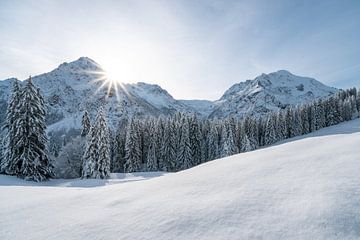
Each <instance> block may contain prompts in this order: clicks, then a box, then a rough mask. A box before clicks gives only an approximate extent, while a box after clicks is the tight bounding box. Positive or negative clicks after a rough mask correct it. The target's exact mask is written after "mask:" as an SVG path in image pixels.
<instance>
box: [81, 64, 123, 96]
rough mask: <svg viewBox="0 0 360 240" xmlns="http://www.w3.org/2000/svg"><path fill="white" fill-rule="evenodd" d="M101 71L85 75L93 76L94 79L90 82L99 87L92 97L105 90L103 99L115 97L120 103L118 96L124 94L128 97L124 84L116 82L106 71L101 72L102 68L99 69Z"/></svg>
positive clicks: (89, 72)
mask: <svg viewBox="0 0 360 240" xmlns="http://www.w3.org/2000/svg"><path fill="white" fill-rule="evenodd" d="M99 69H101V70H98V71H86V73H88V74H91V75H93V76H94V79H93V80H92V81H91V83H93V84H95V85H99V86H98V87H97V89H96V91H95V92H94V96H95V95H97V94H98V93H99V92H100V91H102V90H103V89H105V93H106V94H105V97H106V98H110V97H113V96H114V95H115V97H116V100H117V101H118V102H119V101H120V95H121V94H126V95H128V92H127V90H126V88H125V85H124V83H122V82H121V81H119V80H116V78H114V77H111V76H110V75H109V74H108V73H107V72H106V71H104V70H102V68H99Z"/></svg>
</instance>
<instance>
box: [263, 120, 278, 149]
mask: <svg viewBox="0 0 360 240" xmlns="http://www.w3.org/2000/svg"><path fill="white" fill-rule="evenodd" d="M264 138H265V139H264V144H265V145H271V144H273V143H275V142H276V141H277V139H276V129H275V118H274V115H273V114H271V115H270V116H268V118H267V120H266V126H265V135H264Z"/></svg>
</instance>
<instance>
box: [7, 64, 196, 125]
mask: <svg viewBox="0 0 360 240" xmlns="http://www.w3.org/2000/svg"><path fill="white" fill-rule="evenodd" d="M14 80H15V79H9V80H5V81H0V107H1V108H2V109H5V107H4V106H5V103H6V101H7V100H8V98H9V92H10V89H11V86H12V83H13V81H14ZM33 82H34V84H35V85H37V86H38V87H39V88H40V89H41V92H42V93H43V94H44V96H45V100H46V103H47V108H48V109H47V112H48V114H47V123H48V125H53V126H52V128H58V127H60V128H62V127H64V126H66V127H67V128H70V127H75V128H77V127H78V126H79V124H80V119H81V116H82V114H83V111H84V110H87V111H89V112H90V115H93V116H94V115H95V114H96V112H97V110H98V108H99V107H100V106H105V109H106V110H107V113H108V117H109V119H110V123H111V124H113V125H115V126H116V124H117V123H118V121H119V119H121V118H122V117H126V118H127V117H128V116H129V115H130V116H131V115H135V116H159V115H170V114H173V113H174V112H176V111H184V112H186V111H191V110H190V109H189V107H187V106H186V105H184V104H183V103H181V102H179V101H177V100H175V99H173V97H172V96H171V95H170V94H169V93H168V92H166V91H165V90H164V89H162V88H161V87H159V86H158V85H151V84H146V83H136V84H121V85H120V84H118V85H117V92H118V94H116V91H115V87H114V86H113V87H112V88H111V89H110V91H109V92H108V85H109V83H108V82H106V81H105V76H104V72H103V70H102V69H101V67H100V66H99V65H98V64H97V63H96V62H94V61H93V60H91V59H90V58H87V57H81V58H79V59H78V60H76V61H74V62H70V63H63V64H61V65H60V66H59V67H58V68H56V69H55V70H53V71H51V72H49V73H44V74H41V75H38V76H35V77H33ZM102 85H103V86H102ZM101 86H102V87H101ZM0 120H1V119H0Z"/></svg>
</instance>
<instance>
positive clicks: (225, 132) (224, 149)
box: [220, 121, 238, 157]
mask: <svg viewBox="0 0 360 240" xmlns="http://www.w3.org/2000/svg"><path fill="white" fill-rule="evenodd" d="M221 135H222V136H221V139H222V146H221V151H220V156H221V157H227V156H231V155H234V154H236V153H237V152H238V150H237V147H236V144H235V141H234V137H233V136H234V135H233V133H232V129H231V127H230V124H229V122H228V121H225V125H224V126H223V128H222V133H221Z"/></svg>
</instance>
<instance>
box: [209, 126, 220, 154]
mask: <svg viewBox="0 0 360 240" xmlns="http://www.w3.org/2000/svg"><path fill="white" fill-rule="evenodd" d="M218 142H219V136H218V132H217V128H216V125H215V123H214V122H212V123H211V125H210V131H209V134H208V139H207V143H208V157H207V159H208V160H214V159H216V158H218V157H219V144H218Z"/></svg>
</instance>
